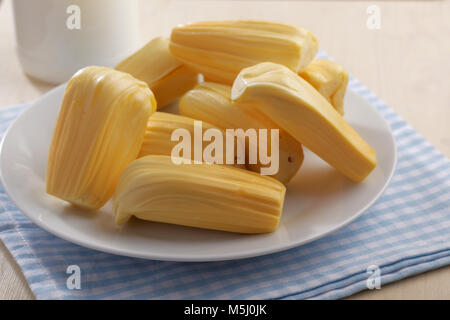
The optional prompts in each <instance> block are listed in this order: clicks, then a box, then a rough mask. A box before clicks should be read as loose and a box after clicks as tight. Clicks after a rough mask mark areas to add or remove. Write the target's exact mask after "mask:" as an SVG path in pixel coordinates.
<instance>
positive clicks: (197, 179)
mask: <svg viewBox="0 0 450 320" xmlns="http://www.w3.org/2000/svg"><path fill="white" fill-rule="evenodd" d="M285 191H286V188H285V187H284V185H283V184H282V183H280V182H279V181H277V180H275V179H273V178H271V177H267V176H262V175H259V174H257V173H254V172H251V171H247V170H242V169H238V168H234V167H230V166H222V165H216V164H195V165H192V164H180V165H176V164H174V163H173V162H172V160H171V157H169V156H156V155H150V156H145V157H142V158H139V159H137V160H135V161H133V162H131V163H130V164H129V165H128V166H127V167H126V168H125V170H123V173H122V175H121V177H120V180H119V183H118V185H117V189H116V191H115V194H114V197H113V206H114V213H115V221H116V223H117V224H118V225H122V224H124V223H125V222H126V221H127V220H128V219H129V218H130V217H131V216H136V217H137V218H139V219H143V220H149V221H156V222H164V223H171V224H178V225H183V226H190V227H197V228H205V229H213V230H223V231H231V232H238V233H266V232H272V231H274V230H275V229H276V228H277V226H278V223H279V220H280V216H281V212H282V209H283V202H284V196H285Z"/></svg>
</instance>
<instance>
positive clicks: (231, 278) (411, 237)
mask: <svg viewBox="0 0 450 320" xmlns="http://www.w3.org/2000/svg"><path fill="white" fill-rule="evenodd" d="M349 88H350V90H354V91H356V92H357V93H358V94H360V95H361V96H363V97H364V98H365V99H367V100H368V101H369V102H370V103H371V104H372V105H373V106H375V107H376V108H377V109H378V111H379V112H380V113H381V114H382V115H383V117H384V118H385V119H386V120H387V121H388V123H389V124H390V126H391V128H392V130H393V132H394V136H395V140H396V144H397V149H398V164H397V168H396V171H395V174H394V177H393V178H392V181H391V183H390V185H389V186H388V188H387V190H386V191H385V193H384V194H383V196H382V197H381V198H380V199H379V200H378V201H377V202H376V203H375V204H374V205H373V206H372V207H371V208H370V209H369V210H368V211H367V212H366V213H364V214H363V215H362V216H361V217H360V218H358V219H357V220H355V221H354V222H352V223H351V224H349V225H347V226H346V227H344V228H341V229H340V230H338V231H336V232H334V233H332V234H330V235H328V236H327V237H325V238H322V239H320V240H317V241H314V242H312V243H309V244H307V245H304V246H301V247H298V248H293V249H290V250H287V251H284V252H280V253H276V254H271V255H267V256H262V257H257V258H249V259H243V260H237V261H228V262H227V261H225V262H208V263H181V262H162V261H150V260H142V259H135V258H127V257H121V256H116V255H111V254H106V253H102V252H98V251H93V250H90V249H86V248H83V247H80V246H77V245H74V244H71V243H69V242H66V241H64V240H62V239H59V238H57V237H55V236H53V235H51V234H50V233H48V232H46V231H44V230H42V229H40V228H39V227H37V226H36V225H34V224H33V223H32V222H31V221H30V220H28V219H27V218H26V217H25V216H24V215H23V214H22V213H21V212H20V211H19V210H18V209H17V208H16V207H15V206H14V205H13V204H12V203H11V201H10V200H9V199H8V196H7V195H6V194H5V193H4V191H3V188H2V189H1V190H0V205H1V208H0V238H1V239H2V240H3V242H4V243H5V245H6V246H7V247H8V249H9V251H10V252H11V253H12V255H13V256H14V258H15V259H16V261H17V263H18V264H19V266H20V267H21V269H22V271H23V272H24V274H25V277H26V279H27V281H28V283H29V285H30V287H31V290H32V291H33V292H34V294H35V295H36V297H37V298H38V299H49V298H54V299H306V298H310V299H336V298H342V297H345V296H348V295H351V294H353V293H355V292H358V291H361V290H363V289H366V285H367V279H368V278H369V276H370V274H369V273H368V272H367V268H368V267H369V266H370V265H375V266H378V267H379V271H380V275H381V286H383V285H384V284H386V283H388V282H392V281H395V280H399V279H402V278H404V277H407V276H410V275H413V274H416V273H420V272H424V271H426V270H430V269H434V268H438V267H441V266H444V265H448V264H450V162H449V160H448V159H447V158H446V157H445V156H443V155H442V154H441V153H439V151H438V150H436V149H435V148H434V147H433V146H432V145H430V143H428V142H427V141H426V140H425V139H424V138H423V137H422V136H421V135H420V134H419V133H417V132H416V131H415V130H414V129H412V128H411V127H410V126H409V125H408V124H407V123H406V122H405V121H403V120H402V119H401V118H400V117H399V116H398V115H397V114H396V113H395V112H394V111H393V110H392V109H390V108H389V107H388V106H386V105H385V104H384V103H383V102H382V101H381V100H379V99H378V98H377V97H376V96H375V95H374V94H373V93H371V92H370V91H369V90H368V89H367V88H365V87H364V86H363V85H362V84H361V83H359V82H358V81H357V80H355V79H353V78H352V79H351V80H350V83H349ZM26 107H27V105H21V106H16V107H12V108H8V109H3V110H1V111H0V130H1V133H2V134H3V133H4V131H5V129H6V128H7V127H8V125H9V124H10V122H11V121H12V120H13V119H14V118H15V117H16V116H17V115H18V114H19V113H20V112H21V111H22V110H23V109H24V108H26ZM69 265H78V266H79V267H80V269H81V290H69V289H68V288H67V286H66V281H67V277H68V274H67V273H66V270H67V267H68V266H69Z"/></svg>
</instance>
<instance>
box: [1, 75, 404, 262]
mask: <svg viewBox="0 0 450 320" xmlns="http://www.w3.org/2000/svg"><path fill="white" fill-rule="evenodd" d="M65 86H66V83H63V84H61V85H59V86H57V87H55V88H53V89H52V90H50V91H48V92H47V93H45V94H43V95H42V96H40V97H39V98H38V99H35V100H33V101H32V102H29V106H28V107H27V108H26V109H25V110H23V111H22V112H20V113H19V115H18V116H17V117H16V118H15V119H14V120H13V121H12V122H11V123H10V125H9V126H8V128H7V129H6V131H5V133H4V134H3V137H2V140H1V142H0V182H1V184H2V186H3V189H4V191H5V193H6V194H7V195H8V198H9V199H10V201H11V202H12V203H13V204H14V205H15V206H16V207H17V208H18V209H19V210H20V212H21V213H22V214H23V215H25V216H26V217H27V218H28V219H30V220H31V221H32V222H33V223H34V224H36V225H37V226H38V227H40V228H42V229H43V230H45V231H47V232H49V233H51V234H52V235H54V236H56V237H59V238H61V239H63V240H65V241H68V242H70V243H74V244H76V245H79V246H82V247H85V248H88V249H92V250H97V251H100V252H105V253H110V254H115V255H120V256H126V257H132V258H140V259H146V260H158V261H173V262H214V261H231V260H239V259H246V258H253V257H259V256H265V255H269V254H273V253H277V252H282V251H286V250H289V249H292V248H295V247H300V246H303V245H305V244H308V243H311V242H313V241H315V240H318V239H320V238H324V237H326V236H327V235H329V234H331V233H333V232H335V231H337V230H338V229H340V228H342V227H344V226H346V225H347V224H349V223H351V222H352V221H354V220H356V219H357V218H359V217H360V216H361V215H362V214H363V213H364V212H366V211H367V210H368V209H369V208H370V207H371V206H372V205H373V204H374V203H375V202H376V201H377V200H378V199H379V198H380V197H381V195H382V194H383V193H384V191H385V190H386V188H387V186H388V185H389V183H390V181H391V179H392V177H393V175H394V173H395V169H396V167H397V160H398V154H397V145H396V142H395V137H394V135H393V132H392V128H391V126H390V125H389V123H388V122H387V121H386V119H385V118H384V117H383V115H382V114H381V113H380V111H379V110H378V109H376V108H375V107H374V106H373V104H371V103H370V102H369V101H368V100H367V99H365V98H364V97H362V96H361V95H358V94H357V93H356V92H355V91H353V90H351V88H349V91H352V94H354V95H356V96H358V97H360V98H362V99H364V100H365V101H366V103H367V104H368V106H369V107H370V108H372V109H373V111H375V112H376V113H378V115H379V116H380V118H381V119H382V121H383V122H384V124H385V126H386V127H387V128H388V132H389V138H390V140H391V142H392V146H393V165H392V168H391V171H390V172H389V175H388V177H387V179H386V180H385V182H384V184H383V186H382V188H381V189H380V190H379V191H378V193H377V194H376V195H375V196H374V197H373V198H372V199H371V201H369V202H368V203H367V204H366V205H365V206H363V207H362V208H361V209H359V210H358V211H357V212H356V213H354V214H353V215H352V216H350V217H348V218H347V219H345V220H343V221H342V222H341V223H339V224H336V225H335V226H333V227H332V228H330V230H328V231H326V232H323V233H321V234H318V235H316V236H313V237H311V238H309V239H306V240H303V241H293V242H291V243H289V244H287V245H286V244H284V245H283V244H280V245H276V246H274V247H271V248H270V249H267V248H259V249H252V250H250V251H244V252H239V253H237V254H233V255H230V254H226V255H220V254H213V255H208V257H204V256H192V255H179V254H176V255H173V254H170V253H169V254H166V255H160V254H152V253H148V254H144V253H138V252H133V251H126V250H125V251H124V250H121V249H115V248H112V247H104V246H102V245H96V244H95V243H91V242H89V241H83V240H80V239H78V238H76V237H72V236H70V234H69V235H68V234H64V233H60V232H59V231H58V230H56V229H54V228H51V227H48V226H47V224H45V223H44V222H43V221H42V220H40V219H38V218H37V217H36V215H33V214H29V213H27V211H26V210H23V207H22V205H21V204H20V203H19V201H17V199H15V198H14V196H13V195H12V192H11V190H10V189H9V187H8V185H7V183H6V181H5V180H4V175H3V171H4V154H5V152H4V143H5V141H6V139H7V138H8V136H9V134H10V131H11V130H12V128H13V127H14V126H15V125H16V123H17V122H18V121H19V119H21V118H22V117H23V116H24V115H25V114H26V113H28V112H30V110H32V108H33V106H34V105H35V103H36V102H38V101H40V100H42V99H45V98H46V97H48V96H50V95H52V94H53V93H54V92H57V91H58V90H61V88H62V87H65Z"/></svg>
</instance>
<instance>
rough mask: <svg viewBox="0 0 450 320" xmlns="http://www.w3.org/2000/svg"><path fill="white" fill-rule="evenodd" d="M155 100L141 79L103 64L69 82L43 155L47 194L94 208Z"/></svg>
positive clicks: (131, 153)
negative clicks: (45, 166)
mask: <svg viewBox="0 0 450 320" xmlns="http://www.w3.org/2000/svg"><path fill="white" fill-rule="evenodd" d="M155 110H156V101H155V99H154V97H153V93H152V92H151V91H150V90H149V88H148V86H147V84H146V83H144V82H142V81H139V80H136V79H135V78H133V77H132V76H131V75H129V74H127V73H123V72H119V71H116V70H113V69H109V68H104V67H95V66H92V67H86V68H84V69H81V70H80V71H78V72H77V73H76V74H75V75H74V76H73V77H72V79H71V80H70V81H69V83H68V84H67V87H66V91H65V94H64V98H63V101H62V104H61V108H60V111H59V114H58V118H57V121H56V125H55V128H54V131H53V137H52V141H51V145H50V150H49V154H48V163H47V172H46V175H47V177H46V188H47V192H48V193H49V194H51V195H54V196H56V197H58V198H61V199H64V200H66V201H68V202H71V203H73V204H75V205H77V206H80V207H84V208H87V209H97V208H100V207H101V206H103V204H104V203H105V202H106V201H107V200H108V199H109V198H110V197H111V195H112V194H113V192H114V188H115V186H116V184H117V181H118V180H119V176H120V173H121V172H122V170H123V168H125V166H126V165H128V163H130V162H131V161H132V160H134V159H135V158H136V156H137V155H138V152H139V150H140V148H141V145H142V141H143V138H144V133H145V128H146V124H147V120H148V118H149V116H150V114H151V113H153V112H154V111H155Z"/></svg>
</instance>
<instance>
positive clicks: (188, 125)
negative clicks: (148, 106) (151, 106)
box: [138, 112, 245, 168]
mask: <svg viewBox="0 0 450 320" xmlns="http://www.w3.org/2000/svg"><path fill="white" fill-rule="evenodd" d="M178 129H184V130H186V131H187V132H189V135H190V138H191V140H190V141H189V146H190V147H189V151H190V155H188V154H178V153H177V154H176V156H178V157H182V158H187V159H190V160H192V161H195V160H198V161H199V162H202V161H205V162H208V161H207V160H208V159H204V157H203V152H204V150H205V148H207V146H208V145H210V144H211V142H210V141H207V140H204V139H203V134H204V133H205V132H206V131H207V130H209V129H212V130H215V131H216V132H217V133H218V134H220V135H221V136H223V137H224V136H225V134H224V133H223V131H222V130H221V129H219V128H217V127H215V126H213V125H211V124H209V123H208V122H205V121H201V122H200V121H199V123H198V124H197V127H196V124H195V120H194V119H192V118H189V117H185V116H181V115H177V114H172V113H166V112H155V113H154V114H153V115H152V116H151V117H150V118H149V120H148V123H147V129H146V131H145V135H144V142H143V143H142V147H141V151H140V152H139V156H138V157H139V158H140V157H144V156H147V155H167V156H171V155H172V151H173V150H174V148H175V147H176V145H177V144H179V143H180V142H183V141H182V140H183V139H184V138H179V137H174V139H173V141H172V135H173V133H174V132H175V130H178ZM196 131H197V132H196ZM195 139H196V140H197V141H198V142H199V143H200V144H199V146H200V148H199V151H201V152H200V153H198V154H197V158H198V159H195V153H196V150H195V148H196V145H195V144H196V142H195ZM216 152H218V154H217V157H218V160H219V157H220V160H219V161H221V164H226V158H225V152H223V149H221V150H216ZM214 155H215V153H214ZM232 165H235V166H237V167H240V168H245V166H243V165H239V164H236V163H233V164H232Z"/></svg>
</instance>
